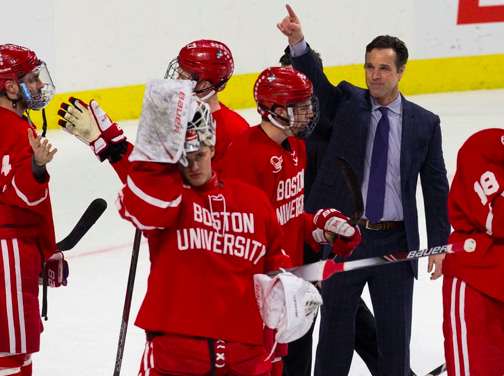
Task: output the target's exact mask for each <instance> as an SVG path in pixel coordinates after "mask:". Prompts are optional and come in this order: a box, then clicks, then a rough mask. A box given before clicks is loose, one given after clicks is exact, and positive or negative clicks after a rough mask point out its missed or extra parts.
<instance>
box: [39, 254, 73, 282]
mask: <svg viewBox="0 0 504 376" xmlns="http://www.w3.org/2000/svg"><path fill="white" fill-rule="evenodd" d="M44 274H45V278H46V279H47V286H49V287H60V286H66V285H67V278H68V274H69V269H68V263H67V262H66V260H65V257H64V256H63V252H56V253H55V254H54V255H52V256H51V258H49V259H48V260H47V261H46V262H45V264H44ZM42 283H43V280H42V277H40V278H39V284H42Z"/></svg>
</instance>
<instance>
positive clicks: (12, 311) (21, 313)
mask: <svg viewBox="0 0 504 376" xmlns="http://www.w3.org/2000/svg"><path fill="white" fill-rule="evenodd" d="M0 127H1V132H2V136H1V137H0V161H1V170H0V240H1V245H0V252H1V254H2V257H0V353H2V352H5V353H33V352H36V351H38V350H39V341H40V332H41V331H42V322H41V321H40V314H39V308H38V307H39V305H38V276H39V273H40V269H41V251H42V253H43V257H44V258H45V259H47V258H49V257H50V256H51V255H52V254H54V252H55V250H56V244H55V237H54V224H53V218H52V209H51V201H50V196H49V186H48V183H49V175H47V174H46V176H45V178H44V181H43V182H38V181H37V180H35V178H34V176H33V172H32V166H31V158H32V156H33V151H32V148H31V146H30V144H29V142H28V131H27V130H28V129H30V131H33V128H32V127H31V126H30V124H29V123H28V121H27V120H26V119H23V118H20V117H19V116H18V115H17V114H16V113H14V112H12V111H9V110H7V109H5V108H2V107H0Z"/></svg>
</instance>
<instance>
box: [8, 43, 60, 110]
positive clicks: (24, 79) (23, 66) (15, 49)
mask: <svg viewBox="0 0 504 376" xmlns="http://www.w3.org/2000/svg"><path fill="white" fill-rule="evenodd" d="M7 80H13V81H15V82H16V83H17V84H18V85H20V87H21V90H22V94H23V97H24V99H26V102H27V107H28V108H30V109H34V110H40V109H42V108H44V107H45V106H46V105H47V104H48V103H49V101H50V100H51V99H52V97H53V96H54V84H53V82H52V79H51V76H50V74H49V71H48V70H47V66H46V64H45V63H44V62H43V61H42V60H39V59H38V58H37V55H36V54H35V52H33V51H32V50H30V49H28V48H25V47H21V46H18V45H15V44H2V45H0V89H3V84H4V82H5V81H7ZM15 101H16V100H15ZM15 101H14V102H15Z"/></svg>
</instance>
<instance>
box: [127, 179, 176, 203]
mask: <svg viewBox="0 0 504 376" xmlns="http://www.w3.org/2000/svg"><path fill="white" fill-rule="evenodd" d="M127 185H128V188H129V189H131V192H133V193H134V194H135V195H136V196H137V197H138V198H140V199H141V200H142V201H145V202H146V203H148V204H150V205H152V206H156V207H158V208H161V209H166V208H172V207H176V206H179V205H180V202H181V201H182V195H180V196H178V197H177V198H176V199H175V200H173V201H163V200H160V199H158V198H155V197H152V196H150V195H148V194H147V193H145V192H144V191H142V190H141V189H140V188H138V187H137V185H136V184H135V183H134V182H133V179H131V177H130V176H128V178H127Z"/></svg>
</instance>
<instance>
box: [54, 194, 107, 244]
mask: <svg viewBox="0 0 504 376" xmlns="http://www.w3.org/2000/svg"><path fill="white" fill-rule="evenodd" d="M106 208H107V202H106V201H105V200H104V199H102V198H97V199H95V200H93V202H92V203H91V204H89V206H88V208H87V209H86V211H85V212H84V214H82V217H81V218H80V219H79V222H77V224H76V225H75V227H74V228H73V230H72V231H71V232H70V234H68V236H67V237H66V238H65V239H63V240H61V241H60V242H58V243H56V249H57V250H58V251H69V250H70V249H72V248H73V247H75V245H76V244H77V243H78V242H79V241H80V240H81V239H82V237H83V236H84V235H86V233H87V232H88V231H89V229H90V228H91V227H92V226H93V225H94V224H95V222H96V221H97V220H98V218H100V216H101V215H102V214H103V212H104V211H105V209H106Z"/></svg>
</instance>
